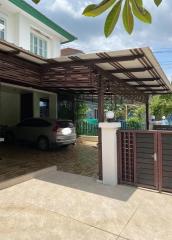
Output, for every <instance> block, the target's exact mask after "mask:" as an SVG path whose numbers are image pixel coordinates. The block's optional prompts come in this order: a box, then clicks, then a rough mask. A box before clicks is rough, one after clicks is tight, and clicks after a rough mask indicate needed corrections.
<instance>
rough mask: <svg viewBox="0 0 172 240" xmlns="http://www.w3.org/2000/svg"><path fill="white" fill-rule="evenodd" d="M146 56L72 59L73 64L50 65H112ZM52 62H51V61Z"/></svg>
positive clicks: (59, 64)
mask: <svg viewBox="0 0 172 240" xmlns="http://www.w3.org/2000/svg"><path fill="white" fill-rule="evenodd" d="M143 57H144V54H136V55H128V56H120V57H104V58H96V59H89V60H88V59H81V58H79V57H76V58H72V57H71V58H70V57H69V58H70V59H71V60H72V61H71V62H65V63H64V62H56V63H54V62H53V63H52V64H50V67H54V66H57V67H59V66H70V65H75V64H76V65H81V66H84V65H91V64H100V63H112V62H123V61H133V60H135V59H138V58H143ZM49 62H50V61H49Z"/></svg>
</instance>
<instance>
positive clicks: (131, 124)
mask: <svg viewBox="0 0 172 240" xmlns="http://www.w3.org/2000/svg"><path fill="white" fill-rule="evenodd" d="M141 126H142V124H141V122H140V120H139V119H138V118H137V117H131V118H129V119H128V120H127V128H128V129H141V128H142V127H141Z"/></svg>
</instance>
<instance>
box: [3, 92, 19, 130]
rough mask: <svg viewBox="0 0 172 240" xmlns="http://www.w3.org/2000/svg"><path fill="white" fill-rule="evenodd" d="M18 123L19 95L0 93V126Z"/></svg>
mask: <svg viewBox="0 0 172 240" xmlns="http://www.w3.org/2000/svg"><path fill="white" fill-rule="evenodd" d="M19 121H20V94H18V93H15V92H13V93H12V92H3V91H1V92H0V125H8V126H12V125H14V124H16V123H18V122H19Z"/></svg>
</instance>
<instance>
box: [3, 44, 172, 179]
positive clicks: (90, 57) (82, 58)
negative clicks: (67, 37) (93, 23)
mask: <svg viewBox="0 0 172 240" xmlns="http://www.w3.org/2000/svg"><path fill="white" fill-rule="evenodd" d="M4 83H5V84H15V85H18V86H20V87H21V86H23V87H25V88H34V89H36V90H41V91H48V92H51V93H56V94H58V93H63V92H64V93H66V92H67V93H69V94H72V95H74V96H76V97H77V96H78V95H80V94H84V95H97V96H98V115H99V122H103V121H104V96H105V95H106V96H112V95H115V96H123V97H125V98H126V99H130V100H133V101H136V102H141V103H145V105H146V122H147V128H149V96H150V95H154V94H167V93H171V90H172V88H171V85H170V82H169V81H168V79H167V77H166V75H165V74H164V72H163V70H162V69H161V67H160V65H159V63H158V62H157V60H156V59H155V57H154V55H153V53H152V51H151V50H150V49H149V48H138V49H128V50H123V51H112V52H102V53H90V54H79V55H74V56H70V57H61V58H58V59H48V60H47V59H43V58H41V57H38V56H36V55H33V54H31V53H30V52H27V51H25V50H23V49H20V48H17V47H16V46H14V45H12V44H9V43H6V42H4V41H0V84H1V85H0V86H2V84H4ZM1 104H3V102H2V101H1ZM2 114H3V113H1V116H2ZM1 116H0V118H1ZM98 146H99V147H98V153H99V157H98V166H99V173H98V175H99V179H102V157H101V153H102V151H101V132H100V131H99V144H98Z"/></svg>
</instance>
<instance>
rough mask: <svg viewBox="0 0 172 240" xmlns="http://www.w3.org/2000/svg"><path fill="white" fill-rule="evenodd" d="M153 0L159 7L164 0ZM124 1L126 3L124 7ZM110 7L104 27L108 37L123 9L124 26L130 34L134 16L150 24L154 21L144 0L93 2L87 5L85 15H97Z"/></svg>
mask: <svg viewBox="0 0 172 240" xmlns="http://www.w3.org/2000/svg"><path fill="white" fill-rule="evenodd" d="M153 1H154V3H155V4H156V6H157V7H158V6H159V5H160V4H161V2H162V0H153ZM108 2H109V5H108ZM122 3H124V4H123V9H122ZM111 8H112V9H111ZM108 9H110V13H109V14H108V16H107V18H106V21H105V27H104V33H105V36H106V37H108V36H109V35H110V34H111V33H112V31H113V30H114V28H115V26H116V24H117V22H118V20H119V16H120V13H121V11H122V19H123V24H124V28H125V30H126V31H127V32H128V33H129V34H131V33H132V31H133V29H134V17H136V18H137V19H139V20H140V21H142V22H144V23H148V24H150V23H151V22H152V17H151V14H150V13H149V12H148V10H146V9H145V8H144V6H143V1H142V0H118V1H114V2H113V1H111V0H109V1H108V0H107V1H101V2H100V4H97V5H96V4H91V5H89V6H87V7H86V9H85V10H84V11H83V15H84V16H87V17H96V16H98V15H100V14H102V13H104V12H105V11H107V10H108Z"/></svg>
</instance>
